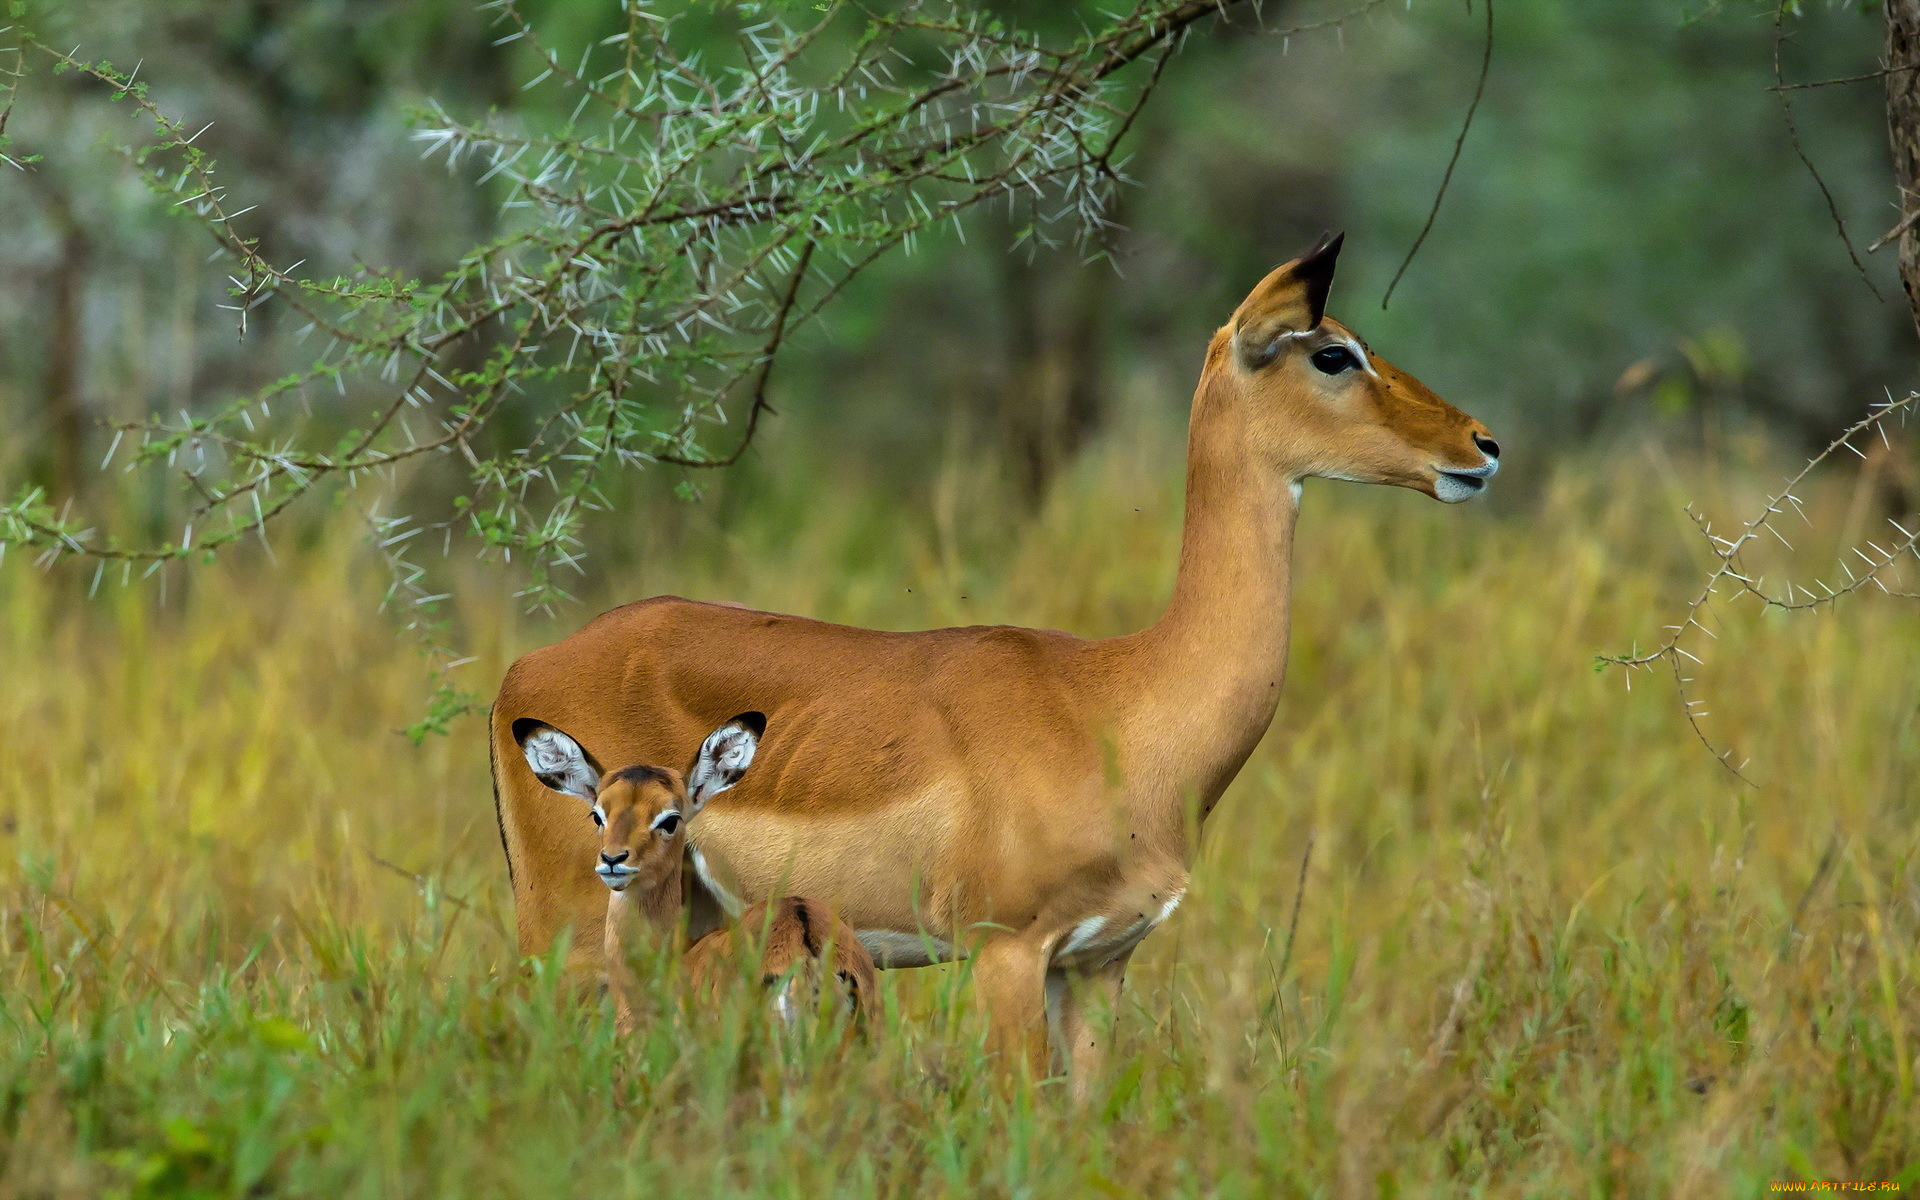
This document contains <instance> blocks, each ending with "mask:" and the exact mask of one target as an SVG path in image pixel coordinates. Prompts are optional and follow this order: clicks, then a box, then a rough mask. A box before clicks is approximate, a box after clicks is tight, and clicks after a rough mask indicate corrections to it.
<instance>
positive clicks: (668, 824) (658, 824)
mask: <svg viewBox="0 0 1920 1200" xmlns="http://www.w3.org/2000/svg"><path fill="white" fill-rule="evenodd" d="M653 827H654V828H655V829H658V830H659V831H660V836H661V837H672V836H673V835H674V834H676V833H678V832H679V831H680V814H679V813H677V812H672V811H668V812H663V813H661V814H660V815H659V816H657V817H655V818H654V820H653Z"/></svg>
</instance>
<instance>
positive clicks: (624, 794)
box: [514, 712, 767, 892]
mask: <svg viewBox="0 0 1920 1200" xmlns="http://www.w3.org/2000/svg"><path fill="white" fill-rule="evenodd" d="M521 725H522V726H524V728H516V729H515V730H514V736H515V737H516V738H517V739H518V740H519V742H520V751H521V753H523V754H525V755H526V757H527V765H528V766H530V767H532V768H533V773H534V775H535V776H536V777H538V778H539V780H540V782H541V783H544V784H546V785H547V786H548V787H550V788H552V789H553V790H554V791H556V792H565V793H567V794H568V795H570V796H578V797H579V798H580V799H582V800H585V801H586V802H587V804H588V806H589V812H590V813H591V815H592V817H593V821H594V824H596V825H598V826H599V827H600V831H601V834H600V860H599V862H598V864H596V866H595V867H594V871H595V873H596V874H598V875H599V876H600V879H601V882H603V883H605V884H606V885H607V886H608V887H610V888H612V889H613V890H614V891H616V892H622V891H625V890H626V889H627V888H629V887H632V886H634V885H635V884H636V883H637V884H639V886H640V887H642V888H652V887H658V886H660V885H662V884H664V883H666V882H667V881H668V880H669V879H673V878H677V876H678V872H679V870H680V859H681V856H682V855H683V854H684V853H685V851H686V827H687V822H688V821H691V820H692V819H693V818H694V816H695V815H697V814H698V813H699V811H700V810H701V809H702V808H703V807H705V806H706V803H707V801H709V800H711V799H713V798H714V797H715V796H717V795H719V794H720V793H721V792H724V791H726V790H727V789H728V788H730V787H732V786H733V785H734V784H736V783H738V782H739V781H740V777H741V776H742V775H744V774H746V770H747V767H748V766H750V765H751V764H752V763H753V755H754V751H755V750H756V749H757V748H758V747H759V744H760V735H761V734H763V733H765V732H766V729H767V719H766V718H765V717H764V716H762V715H761V714H759V713H757V712H747V713H741V714H740V715H739V716H737V717H734V718H733V719H732V720H730V721H728V722H727V723H726V724H724V725H722V726H720V728H718V729H716V730H714V731H713V732H712V733H710V734H708V735H707V737H706V740H705V741H703V742H701V743H700V749H699V750H698V751H697V752H696V753H695V754H694V756H693V762H692V764H691V765H690V766H688V767H687V769H686V771H685V772H684V773H682V772H680V771H675V770H671V769H669V768H666V767H654V766H647V765H644V764H640V765H635V766H630V767H621V768H620V769H618V770H615V771H608V772H606V773H605V774H601V772H600V769H599V766H598V765H597V764H596V763H595V762H594V761H593V759H592V757H591V756H589V755H588V754H587V752H586V751H585V750H584V749H582V748H581V746H580V743H578V742H576V741H574V740H573V739H572V738H570V737H568V736H567V735H566V734H564V733H562V732H560V731H559V730H558V729H555V728H554V727H553V726H551V725H545V724H541V723H540V722H537V721H527V722H522V723H521Z"/></svg>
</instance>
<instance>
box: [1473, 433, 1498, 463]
mask: <svg viewBox="0 0 1920 1200" xmlns="http://www.w3.org/2000/svg"><path fill="white" fill-rule="evenodd" d="M1473 444H1474V445H1475V446H1477V447H1479V450H1480V453H1482V454H1484V455H1486V456H1487V457H1488V458H1499V457H1500V443H1499V442H1496V441H1494V440H1493V439H1492V438H1490V437H1483V436H1481V435H1480V434H1477V433H1476V434H1474V435H1473Z"/></svg>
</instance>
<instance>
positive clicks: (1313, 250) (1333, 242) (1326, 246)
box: [1300, 229, 1347, 263]
mask: <svg viewBox="0 0 1920 1200" xmlns="http://www.w3.org/2000/svg"><path fill="white" fill-rule="evenodd" d="M1346 240H1347V232H1346V230H1344V229H1329V230H1328V231H1327V232H1325V233H1323V234H1321V235H1320V240H1318V241H1316V242H1315V243H1314V244H1313V245H1311V246H1309V247H1308V248H1307V250H1306V253H1304V254H1302V255H1301V256H1300V261H1301V262H1303V263H1318V262H1320V261H1322V260H1325V261H1327V262H1332V261H1333V260H1334V259H1336V258H1338V257H1340V245H1341V243H1342V242H1345V241H1346Z"/></svg>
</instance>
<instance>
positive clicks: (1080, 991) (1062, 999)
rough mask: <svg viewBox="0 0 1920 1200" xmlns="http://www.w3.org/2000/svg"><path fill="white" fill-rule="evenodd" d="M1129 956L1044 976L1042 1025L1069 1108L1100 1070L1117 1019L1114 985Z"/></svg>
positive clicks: (1090, 1089) (1116, 986)
mask: <svg viewBox="0 0 1920 1200" xmlns="http://www.w3.org/2000/svg"><path fill="white" fill-rule="evenodd" d="M1131 957H1132V951H1128V952H1127V953H1125V954H1122V955H1121V956H1120V957H1118V958H1116V959H1114V960H1113V961H1112V962H1109V963H1107V964H1106V965H1105V966H1102V967H1096V968H1095V969H1093V970H1091V971H1064V970H1058V969H1056V970H1051V971H1048V972H1047V1025H1048V1027H1049V1028H1050V1029H1051V1030H1052V1032H1053V1038H1054V1052H1055V1058H1056V1061H1057V1062H1059V1064H1060V1065H1061V1066H1063V1067H1065V1068H1066V1071H1067V1074H1068V1083H1069V1086H1070V1087H1071V1088H1072V1090H1073V1101H1074V1103H1075V1104H1084V1103H1086V1101H1087V1099H1088V1098H1089V1097H1090V1096H1091V1095H1092V1093H1093V1086H1094V1084H1095V1082H1097V1081H1098V1080H1099V1078H1100V1076H1101V1074H1102V1073H1103V1072H1104V1071H1105V1070H1106V1065H1107V1051H1108V1048H1109V1047H1110V1046H1111V1045H1112V1040H1113V1025H1114V1022H1115V1021H1116V1020H1117V1019H1118V1017H1119V1010H1120V984H1121V982H1122V981H1123V980H1124V979H1125V978H1126V974H1127V960H1128V959H1129V958H1131Z"/></svg>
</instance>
